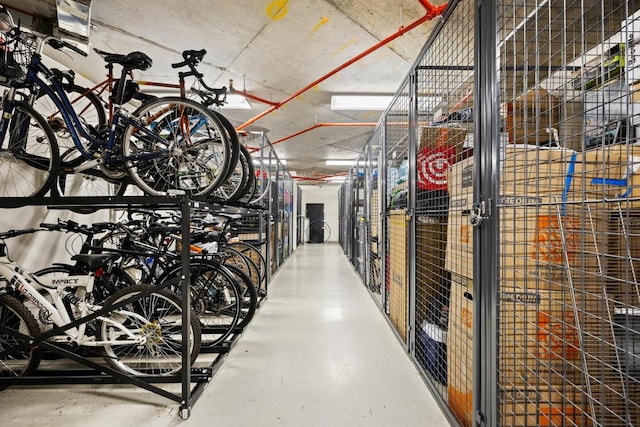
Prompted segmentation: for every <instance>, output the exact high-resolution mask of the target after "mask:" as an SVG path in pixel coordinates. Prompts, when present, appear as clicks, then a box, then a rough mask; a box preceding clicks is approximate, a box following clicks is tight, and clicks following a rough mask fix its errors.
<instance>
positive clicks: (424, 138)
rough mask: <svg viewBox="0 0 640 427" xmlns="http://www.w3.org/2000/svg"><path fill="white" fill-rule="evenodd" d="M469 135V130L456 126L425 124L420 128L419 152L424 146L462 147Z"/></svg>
mask: <svg viewBox="0 0 640 427" xmlns="http://www.w3.org/2000/svg"><path fill="white" fill-rule="evenodd" d="M466 137H467V130H466V129H462V128H454V127H438V126H424V127H422V128H420V142H419V144H418V152H420V151H422V149H423V148H425V147H429V148H438V147H455V148H456V150H459V148H458V147H460V148H461V147H462V143H463V142H464V140H465V138H466Z"/></svg>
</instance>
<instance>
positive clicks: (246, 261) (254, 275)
mask: <svg viewBox="0 0 640 427" xmlns="http://www.w3.org/2000/svg"><path fill="white" fill-rule="evenodd" d="M219 251H220V252H222V253H225V254H227V258H225V260H224V265H225V266H230V265H231V266H234V267H236V268H239V269H240V270H242V272H244V273H245V274H246V275H247V276H248V277H249V278H250V279H251V282H252V283H253V286H254V287H255V288H256V289H259V288H260V280H261V277H260V269H259V268H258V265H257V264H256V263H255V262H254V261H253V260H252V259H251V258H249V257H248V256H246V255H245V254H243V253H241V252H240V251H237V250H235V249H233V248H231V247H229V246H222V247H220V248H219Z"/></svg>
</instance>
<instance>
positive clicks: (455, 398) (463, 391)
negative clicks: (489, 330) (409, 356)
mask: <svg viewBox="0 0 640 427" xmlns="http://www.w3.org/2000/svg"><path fill="white" fill-rule="evenodd" d="M472 286H473V284H472V281H471V279H469V278H466V277H462V276H460V275H457V274H451V303H450V306H449V326H448V331H447V357H448V360H447V379H448V384H447V401H448V403H449V407H450V408H451V410H452V412H453V414H454V415H455V416H456V418H457V419H458V421H459V422H460V424H461V425H462V426H465V427H468V426H471V425H473V423H472V412H473V411H472V409H473V406H472V405H473V297H472V292H473V287H472Z"/></svg>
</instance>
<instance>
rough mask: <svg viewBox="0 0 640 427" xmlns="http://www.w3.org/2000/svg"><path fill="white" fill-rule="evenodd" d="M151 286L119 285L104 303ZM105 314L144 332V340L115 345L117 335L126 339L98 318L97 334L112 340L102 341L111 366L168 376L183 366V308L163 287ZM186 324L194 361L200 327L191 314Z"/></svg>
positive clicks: (129, 371)
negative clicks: (111, 342) (140, 342)
mask: <svg viewBox="0 0 640 427" xmlns="http://www.w3.org/2000/svg"><path fill="white" fill-rule="evenodd" d="M149 289H151V288H150V287H149V286H146V285H136V286H132V287H130V288H127V289H122V290H120V291H118V292H116V293H115V294H114V295H112V296H111V297H110V298H109V299H108V300H107V301H105V303H104V307H109V306H112V305H114V304H117V303H118V302H121V301H124V300H126V299H128V298H130V297H133V296H135V295H138V294H140V293H142V292H145V291H148V290H149ZM131 313H135V315H133V314H131ZM105 317H115V318H116V321H117V322H118V323H120V324H122V325H124V326H125V327H126V328H128V329H130V331H131V332H132V333H133V334H134V335H137V334H140V333H143V334H145V336H146V341H145V342H144V343H143V344H123V345H118V344H117V341H118V339H119V338H121V337H122V338H124V339H127V338H128V337H126V336H124V334H123V333H122V331H120V330H119V329H117V328H116V327H114V326H112V325H110V324H109V322H107V321H105V320H101V321H99V323H98V327H97V337H98V339H99V340H101V341H115V342H114V343H113V344H105V345H104V351H105V360H106V361H107V363H108V364H109V366H111V367H112V368H114V369H117V370H119V371H121V372H124V373H126V374H129V375H134V376H170V375H176V374H179V373H180V371H181V370H182V308H181V306H180V300H179V299H178V298H177V297H176V296H175V295H172V294H170V293H168V292H166V291H154V292H152V293H151V294H149V295H148V296H146V297H142V298H139V299H137V300H134V301H132V302H130V303H129V304H125V305H124V306H123V307H121V308H119V309H115V310H113V311H112V312H111V313H110V314H108V315H105ZM188 327H189V342H190V343H191V345H190V348H189V359H190V360H191V363H194V362H195V360H196V358H197V357H198V353H199V352H200V338H201V330H200V323H199V322H198V319H197V317H196V316H192V317H191V322H190V325H189V326H188Z"/></svg>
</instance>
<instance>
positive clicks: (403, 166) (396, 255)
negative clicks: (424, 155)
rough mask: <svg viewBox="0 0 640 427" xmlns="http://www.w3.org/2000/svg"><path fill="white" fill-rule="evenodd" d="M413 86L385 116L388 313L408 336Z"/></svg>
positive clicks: (405, 88)
mask: <svg viewBox="0 0 640 427" xmlns="http://www.w3.org/2000/svg"><path fill="white" fill-rule="evenodd" d="M409 89H410V88H409V85H408V84H405V85H404V86H403V87H402V88H401V89H400V90H399V91H398V93H397V95H396V97H395V99H394V101H393V102H392V104H391V106H390V107H389V110H388V111H387V114H386V117H385V123H384V126H385V149H384V151H385V154H384V155H385V161H386V181H387V183H386V184H387V185H386V189H387V194H386V195H385V206H386V209H387V210H386V218H387V226H386V231H387V236H386V239H385V243H386V244H387V250H386V251H385V253H386V256H387V260H386V263H385V265H386V275H387V277H386V279H387V280H386V284H387V286H386V289H385V291H386V293H387V297H386V298H385V301H386V302H387V304H386V305H387V307H386V310H387V314H388V315H389V317H390V319H391V323H392V324H393V325H394V327H395V329H396V330H397V332H398V334H399V335H400V337H401V338H402V339H403V340H406V339H407V319H408V291H407V290H408V280H407V272H408V267H407V261H408V258H407V247H408V246H407V244H408V242H407V231H408V228H407V225H408V222H407V221H408V217H407V213H406V209H407V196H408V178H409V113H410V112H409V107H410V104H409V92H410V90H409Z"/></svg>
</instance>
